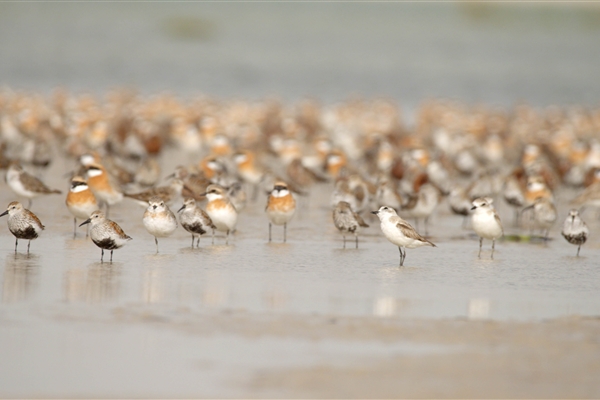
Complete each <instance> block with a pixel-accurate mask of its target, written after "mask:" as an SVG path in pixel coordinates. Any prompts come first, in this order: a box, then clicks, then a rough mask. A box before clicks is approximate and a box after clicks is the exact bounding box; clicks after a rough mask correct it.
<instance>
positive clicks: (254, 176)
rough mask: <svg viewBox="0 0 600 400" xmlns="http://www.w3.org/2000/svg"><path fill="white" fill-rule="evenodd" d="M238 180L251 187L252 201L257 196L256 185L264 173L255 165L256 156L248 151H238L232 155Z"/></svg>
mask: <svg viewBox="0 0 600 400" xmlns="http://www.w3.org/2000/svg"><path fill="white" fill-rule="evenodd" d="M233 160H234V161H235V163H236V165H237V172H238V175H239V176H240V178H241V179H242V180H243V181H244V182H246V183H248V184H249V185H251V186H252V200H256V196H257V195H258V184H259V183H260V180H261V179H262V177H263V175H264V173H265V171H264V170H263V169H262V168H261V167H260V166H258V165H257V163H256V155H255V153H254V152H252V151H250V150H240V151H238V152H236V153H235V154H234V155H233Z"/></svg>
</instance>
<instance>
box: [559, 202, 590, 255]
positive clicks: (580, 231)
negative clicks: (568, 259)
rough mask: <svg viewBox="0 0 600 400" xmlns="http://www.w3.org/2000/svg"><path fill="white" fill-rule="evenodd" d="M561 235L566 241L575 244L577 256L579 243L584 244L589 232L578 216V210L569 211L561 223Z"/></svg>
mask: <svg viewBox="0 0 600 400" xmlns="http://www.w3.org/2000/svg"><path fill="white" fill-rule="evenodd" d="M561 233H562V235H563V236H564V238H565V239H567V242H569V243H571V244H574V245H576V246H577V257H579V250H580V249H581V245H582V244H584V243H585V242H586V240H587V238H588V234H589V233H590V231H589V229H588V227H587V225H586V224H585V222H583V220H582V219H581V217H580V216H579V211H577V210H575V209H573V210H571V211H569V215H568V216H567V219H565V222H564V223H563V229H562V232H561Z"/></svg>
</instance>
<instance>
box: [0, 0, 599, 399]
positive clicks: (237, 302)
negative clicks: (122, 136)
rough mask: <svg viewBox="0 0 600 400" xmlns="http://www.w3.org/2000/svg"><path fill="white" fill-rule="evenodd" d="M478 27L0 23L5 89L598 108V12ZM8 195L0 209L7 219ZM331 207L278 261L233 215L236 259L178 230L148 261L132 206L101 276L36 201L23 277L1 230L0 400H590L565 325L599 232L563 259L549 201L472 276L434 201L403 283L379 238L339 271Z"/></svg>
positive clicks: (563, 11)
mask: <svg viewBox="0 0 600 400" xmlns="http://www.w3.org/2000/svg"><path fill="white" fill-rule="evenodd" d="M478 7H483V8H478ZM486 7H488V6H482V5H479V6H474V8H471V6H470V5H464V4H458V5H456V4H435V5H432V4H406V3H352V4H349V3H344V4H338V3H325V4H302V3H297V2H296V3H292V2H290V3H284V2H282V3H275V4H273V3H250V4H241V3H235V4H234V3H225V4H224V3H172V2H168V3H152V4H149V3H141V4H135V3H134V2H130V3H98V2H95V3H85V2H77V3H49V4H43V3H0V37H1V38H3V39H4V40H0V59H1V60H2V63H0V76H1V77H2V80H1V81H0V84H2V85H6V86H9V87H13V88H16V89H23V88H24V89H28V90H32V91H35V92H39V91H49V90H51V89H53V88H54V87H56V86H57V85H63V86H66V87H67V88H69V89H71V90H77V91H95V92H96V93H100V94H104V93H105V91H106V90H107V89H108V88H111V87H114V86H122V85H128V86H133V87H136V88H138V89H139V90H140V91H141V92H142V93H154V92H156V91H158V90H168V91H173V92H175V93H176V94H182V95H195V94H198V93H199V92H201V93H206V94H208V95H211V96H222V97H226V98H231V97H242V98H252V99H254V98H262V97H264V96H268V95H274V96H280V97H282V98H284V99H296V98H299V97H303V96H314V97H316V98H317V99H322V100H324V101H337V100H340V99H344V98H346V97H348V96H350V95H356V94H357V95H359V96H366V97H369V96H378V95H382V96H389V97H391V98H393V99H396V100H397V101H398V102H399V103H400V104H401V105H402V106H403V107H405V108H406V109H408V110H409V111H410V110H411V108H414V107H416V106H417V105H418V104H419V103H420V102H421V101H423V100H424V99H425V98H428V97H436V96H448V97H452V98H457V99H461V100H465V101H468V102H477V101H484V102H486V103H488V104H490V105H496V104H502V105H510V104H513V103H514V102H516V101H521V100H524V101H528V102H531V103H533V104H534V105H536V106H539V105H546V104H551V103H563V104H568V103H578V104H584V105H590V104H592V105H594V104H596V103H597V102H598V101H599V100H600V95H599V94H600V80H598V79H597V65H598V63H599V62H600V53H599V52H598V51H595V49H596V48H597V42H598V37H599V32H600V30H599V26H600V24H598V21H599V19H598V10H597V9H596V8H585V7H573V8H570V7H564V6H555V5H552V6H540V8H532V7H529V6H527V7H525V6H523V7H521V5H519V6H510V7H508V6H507V7H504V6H497V5H490V6H489V7H491V8H486ZM309 27H310V28H309ZM405 117H406V119H407V120H408V121H410V120H411V118H412V115H411V114H410V113H408V114H405ZM168 160H169V157H168V156H165V157H163V161H165V163H166V164H169V162H168ZM171 167H172V165H171ZM66 171H67V165H65V164H62V163H61V162H60V161H59V162H56V163H55V164H54V165H53V166H52V168H51V170H50V171H48V172H47V173H46V174H45V177H46V178H47V179H46V180H47V182H48V183H49V184H50V185H51V186H53V187H58V188H61V189H64V190H66V189H67V184H66V182H65V179H63V178H61V177H62V176H63V174H64V173H65V172H66ZM164 175H166V173H165V174H164ZM0 188H1V190H0V208H2V207H4V205H6V204H8V202H9V201H12V200H14V199H15V198H14V197H13V196H12V193H11V192H10V190H9V189H8V188H7V186H6V184H5V183H4V181H2V182H0ZM329 191H330V186H328V185H322V186H319V187H316V188H315V190H314V191H313V193H312V194H311V197H310V200H309V201H308V204H309V206H307V207H305V208H304V209H302V210H300V211H299V213H298V215H297V216H296V218H295V220H294V221H292V223H291V224H290V226H289V229H288V243H286V244H282V243H280V242H279V239H280V237H281V236H280V235H281V231H280V230H279V229H276V228H275V229H274V242H273V243H270V244H269V243H267V240H266V239H267V223H266V218H265V215H264V212H263V209H264V199H263V200H261V201H259V202H258V203H256V204H253V205H250V206H249V207H248V209H246V210H245V211H244V212H243V214H242V216H241V217H240V220H239V226H238V232H237V233H236V234H235V236H234V237H233V238H232V239H231V240H230V245H229V246H225V245H224V244H223V238H222V237H218V238H217V240H216V244H215V245H214V246H213V245H211V244H210V239H209V238H203V239H202V240H201V247H200V248H199V249H191V248H190V242H191V240H190V237H189V235H188V234H187V233H186V232H184V231H183V229H181V228H180V229H179V230H178V231H176V233H175V234H174V235H173V236H172V237H170V238H167V239H161V241H160V254H155V247H154V241H153V238H152V237H151V236H150V235H149V234H148V233H147V232H146V231H145V230H144V228H143V225H142V223H141V218H142V214H143V208H140V207H139V206H137V205H136V204H134V203H133V202H128V200H125V201H124V202H123V203H122V204H121V205H119V206H117V207H115V209H114V210H113V213H112V215H111V217H112V218H113V219H114V220H116V221H117V222H118V223H119V224H120V225H121V226H122V227H123V229H124V230H125V232H126V233H128V234H129V235H130V236H132V237H133V241H131V242H130V243H129V244H127V245H126V246H125V247H124V248H123V249H120V250H117V251H115V253H114V262H113V263H107V262H105V263H100V262H99V261H100V250H99V249H98V248H96V247H95V246H94V244H93V243H91V241H89V240H87V239H85V237H84V236H83V232H84V230H83V228H80V229H79V230H78V236H77V238H75V239H73V235H72V226H73V225H72V219H71V217H70V216H69V214H68V212H67V210H66V207H65V206H64V197H62V196H49V197H46V198H41V199H36V200H35V201H34V204H33V207H32V210H33V211H34V212H36V213H37V214H38V215H39V217H40V219H41V220H42V222H43V223H44V224H45V225H46V227H47V228H46V231H45V232H44V233H43V235H42V236H41V237H40V238H39V239H38V240H35V241H34V242H32V244H31V254H30V255H26V254H25V253H24V251H25V249H26V243H25V242H21V243H20V246H19V252H18V253H17V254H15V253H14V251H13V249H14V247H13V246H14V239H13V237H12V236H11V235H10V233H9V232H8V229H7V228H6V222H5V220H4V221H3V220H2V219H0V290H1V293H0V299H1V303H0V354H2V357H0V396H3V397H67V396H68V397H186V396H187V397H225V396H230V397H322V398H325V397H336V396H342V395H343V396H344V397H354V396H358V397H381V398H385V397H394V396H398V394H399V393H400V394H404V397H446V396H452V397H492V396H490V393H495V394H496V395H497V396H498V397H550V396H559V397H565V398H566V397H595V398H597V397H599V396H600V387H599V385H598V383H597V376H598V374H599V373H600V366H599V365H598V360H600V348H599V347H600V346H599V345H598V341H597V338H598V337H599V336H598V332H600V329H599V328H598V326H597V325H598V324H595V323H594V321H595V320H594V319H593V318H591V319H590V320H588V319H586V318H583V319H581V320H580V319H577V318H576V317H575V316H577V315H582V316H598V315H600V302H599V301H598V292H599V290H598V289H599V286H600V279H599V278H600V268H598V262H597V260H598V256H599V252H600V246H599V244H598V243H599V242H598V240H597V239H596V235H597V232H598V231H599V227H600V226H599V225H600V224H599V222H598V220H597V219H596V218H594V213H593V212H586V213H585V214H584V217H585V219H586V221H587V223H588V224H589V226H590V229H591V235H590V239H589V242H588V243H587V244H586V245H585V246H584V247H583V248H582V251H581V257H578V258H577V257H574V256H575V252H576V248H575V247H574V246H572V245H570V244H568V243H566V241H564V240H563V238H562V237H561V236H560V233H559V230H560V227H559V225H560V223H561V221H560V220H562V218H564V216H565V215H566V211H567V209H568V207H567V206H566V204H567V200H568V199H569V198H571V197H573V196H572V193H558V195H559V200H560V201H559V211H560V212H559V215H560V217H559V222H558V223H557V225H556V226H555V227H554V229H553V230H552V231H551V233H550V237H551V239H552V240H550V241H549V242H548V243H547V245H544V244H543V243H541V242H540V241H537V242H536V241H534V242H519V243H517V242H510V241H502V242H500V243H497V246H496V254H495V259H494V260H493V261H492V260H490V259H489V249H490V243H489V242H488V243H485V248H484V251H483V254H482V259H481V260H479V259H478V258H477V250H478V241H477V238H476V237H474V236H473V234H472V233H471V232H470V231H468V230H467V231H465V230H462V229H460V225H461V219H460V217H454V216H452V215H449V213H448V211H447V208H448V207H447V205H446V204H445V203H443V204H441V205H440V207H439V209H438V212H437V214H436V215H435V217H434V218H433V220H432V223H431V227H430V229H431V232H430V233H431V239H432V240H433V241H434V242H435V243H436V244H437V245H438V247H437V248H429V247H427V248H420V249H415V250H408V255H407V258H406V263H405V264H406V266H405V267H404V268H399V267H398V251H397V249H396V248H395V247H394V246H393V245H391V244H390V243H388V242H387V241H386V240H385V238H384V237H383V236H382V234H381V233H380V231H379V229H378V224H377V222H376V221H369V223H370V224H371V227H370V228H368V229H366V230H364V231H363V234H361V238H360V248H359V249H358V250H355V249H353V248H352V246H353V243H352V241H351V240H350V241H349V242H348V248H347V249H346V250H343V249H342V239H341V237H340V236H339V234H338V233H337V232H336V231H335V229H334V227H333V224H332V223H331V216H330V210H329V209H328V208H327V207H326V206H325V204H328V202H329ZM497 203H498V206H499V211H500V213H501V216H502V217H503V220H504V221H505V229H506V231H507V233H508V234H511V233H516V231H515V230H514V229H512V228H510V224H509V222H510V221H511V217H512V213H511V212H510V210H508V209H506V207H504V206H503V205H502V202H501V201H498V202H497ZM411 222H412V221H411ZM105 257H106V259H108V257H109V255H108V254H107V255H105ZM557 318H558V320H556V319H557ZM561 318H566V322H565V320H563V319H561ZM571 318H573V319H574V320H573V321H571ZM548 320H550V322H548ZM590 321H591V322H590ZM463 322H464V324H463ZM550 339H552V340H550ZM406 360H408V363H407V364H408V365H404V364H403V362H404V361H406ZM392 361H393V362H392ZM419 365H421V368H419ZM494 366H496V367H495V368H496V369H494ZM469 367H472V369H469ZM340 371H341V372H340ZM453 372H456V374H455V375H453V374H452V373H453ZM478 373H479V374H478ZM311 374H312V375H311ZM336 377H337V379H336ZM353 384H354V386H353ZM394 384H395V385H396V386H394ZM328 385H330V386H328ZM359 385H360V386H361V387H358V386H359ZM411 385H412V386H411ZM411 387H412V389H413V390H412V391H410V390H408V388H411ZM474 387H476V388H479V391H474ZM361 388H362V392H361V391H360V390H359V389H361ZM386 388H387V391H386ZM405 389H406V390H408V391H403V390H405ZM377 390H380V391H377ZM432 390H433V391H432ZM435 390H438V391H435Z"/></svg>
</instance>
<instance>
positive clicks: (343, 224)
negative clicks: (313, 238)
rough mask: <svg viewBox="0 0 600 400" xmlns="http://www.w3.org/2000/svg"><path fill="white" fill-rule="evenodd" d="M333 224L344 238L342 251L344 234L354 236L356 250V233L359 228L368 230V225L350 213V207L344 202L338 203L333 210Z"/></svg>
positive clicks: (353, 213) (355, 214)
mask: <svg viewBox="0 0 600 400" xmlns="http://www.w3.org/2000/svg"><path fill="white" fill-rule="evenodd" d="M333 224H334V225H335V227H336V228H337V229H338V230H339V231H340V232H341V233H342V237H343V238H344V249H345V248H346V233H352V234H354V240H355V242H356V248H357V249H358V231H359V228H360V227H361V226H363V227H365V228H368V227H369V225H367V224H366V223H365V221H364V220H363V219H362V218H361V216H360V215H358V214H357V213H355V212H354V211H352V207H350V204H349V203H348V202H346V201H340V202H338V203H337V205H336V206H335V208H334V209H333Z"/></svg>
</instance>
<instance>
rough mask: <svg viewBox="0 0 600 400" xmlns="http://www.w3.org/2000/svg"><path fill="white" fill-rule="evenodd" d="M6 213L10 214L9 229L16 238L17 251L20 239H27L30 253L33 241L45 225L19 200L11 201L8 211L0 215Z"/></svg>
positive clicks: (1, 215) (0, 215)
mask: <svg viewBox="0 0 600 400" xmlns="http://www.w3.org/2000/svg"><path fill="white" fill-rule="evenodd" d="M6 214H8V230H9V231H10V233H12V234H13V235H14V236H15V238H16V240H15V253H16V252H17V246H18V245H19V239H26V240H29V243H27V254H29V246H31V241H32V240H33V239H37V238H38V236H39V234H40V233H41V232H42V231H43V230H44V225H42V223H41V221H40V219H39V218H38V217H37V216H36V215H35V214H34V213H32V212H31V211H29V210H28V209H26V208H25V207H23V205H22V204H21V203H19V202H18V201H13V202H11V203H9V204H8V207H7V208H6V211H4V212H3V213H2V214H0V217H3V216H5V215H6Z"/></svg>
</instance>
